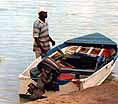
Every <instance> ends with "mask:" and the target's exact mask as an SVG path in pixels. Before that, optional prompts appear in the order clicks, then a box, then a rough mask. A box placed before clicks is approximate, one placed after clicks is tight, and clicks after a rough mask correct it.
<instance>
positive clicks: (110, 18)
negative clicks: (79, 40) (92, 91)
mask: <svg viewBox="0 0 118 104" xmlns="http://www.w3.org/2000/svg"><path fill="white" fill-rule="evenodd" d="M40 5H41V6H42V5H43V6H47V7H48V10H49V11H48V13H49V14H48V19H49V32H50V35H51V36H52V37H53V38H54V39H55V41H56V44H59V43H62V42H63V41H65V40H66V39H70V38H73V37H78V36H81V35H85V34H89V33H94V32H100V33H103V34H105V35H106V36H108V37H110V38H112V39H113V40H115V41H117V42H118V40H117V39H118V35H117V29H118V19H117V17H118V12H117V10H118V1H117V0H113V1H108V0H102V1H99V0H90V1H88V0H79V1H78V0H75V1H73V0H69V1H68V2H66V1H62V0H60V1H59V0H58V1H57V0H49V1H44V0H12V1H11V0H0V33H1V34H0V60H1V62H0V104H17V103H19V102H20V103H23V102H27V100H24V99H20V98H19V96H18V87H19V82H18V79H17V77H18V75H19V73H21V72H22V71H23V70H24V69H25V68H26V67H27V66H28V65H29V64H30V63H31V62H32V60H33V59H34V58H35V57H34V53H33V52H32V44H33V41H32V24H33V22H34V21H35V19H36V17H37V11H38V8H39V6H40ZM4 57H5V58H4ZM117 70H118V65H116V66H115V70H114V71H113V72H114V73H113V74H112V75H114V76H115V78H116V77H118V73H117V72H118V71H117Z"/></svg>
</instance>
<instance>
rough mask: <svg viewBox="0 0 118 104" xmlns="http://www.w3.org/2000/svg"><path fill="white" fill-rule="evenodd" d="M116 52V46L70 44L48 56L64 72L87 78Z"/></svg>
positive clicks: (76, 77)
mask: <svg viewBox="0 0 118 104" xmlns="http://www.w3.org/2000/svg"><path fill="white" fill-rule="evenodd" d="M115 54H116V51H115V49H114V48H98V47H85V46H68V47H65V48H62V49H60V48H58V49H57V50H56V51H55V52H54V53H53V54H51V55H50V56H48V58H50V59H51V60H53V62H54V63H55V64H56V65H57V66H59V68H60V69H61V73H62V74H63V73H64V74H66V76H67V75H74V77H73V78H75V79H80V77H83V76H84V77H83V78H85V77H87V76H89V75H91V74H93V73H94V72H96V71H97V70H99V69H101V68H102V67H103V66H104V65H105V64H107V63H108V62H109V61H110V60H112V57H113V56H114V55H115ZM39 65H40V63H39ZM36 73H37V72H36ZM30 74H31V72H30ZM62 79H63V78H62Z"/></svg>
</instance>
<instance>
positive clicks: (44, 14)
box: [39, 11, 47, 19]
mask: <svg viewBox="0 0 118 104" xmlns="http://www.w3.org/2000/svg"><path fill="white" fill-rule="evenodd" d="M39 17H42V18H45V19H46V18H47V12H44V11H41V12H40V13H39Z"/></svg>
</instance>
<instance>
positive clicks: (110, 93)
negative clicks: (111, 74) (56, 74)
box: [26, 81, 118, 104]
mask: <svg viewBox="0 0 118 104" xmlns="http://www.w3.org/2000/svg"><path fill="white" fill-rule="evenodd" d="M26 104H118V81H111V82H109V83H104V84H102V85H100V86H97V87H93V88H88V89H85V90H83V91H78V92H72V93H69V94H66V95H61V96H54V97H51V98H46V99H43V100H37V101H33V102H28V103H26Z"/></svg>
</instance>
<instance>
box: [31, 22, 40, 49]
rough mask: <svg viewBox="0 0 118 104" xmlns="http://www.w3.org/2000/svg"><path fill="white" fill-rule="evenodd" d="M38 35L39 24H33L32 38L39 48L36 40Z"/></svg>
mask: <svg viewBox="0 0 118 104" xmlns="http://www.w3.org/2000/svg"><path fill="white" fill-rule="evenodd" d="M39 33H40V29H39V24H38V23H37V22H35V23H34V25H33V38H34V41H35V42H36V44H37V46H38V47H40V48H41V46H40V42H39V39H38V37H39Z"/></svg>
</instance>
